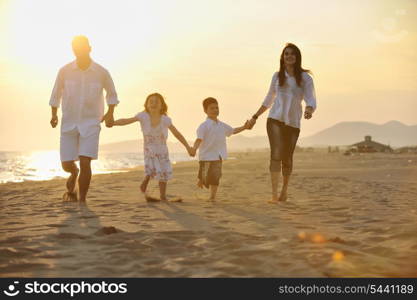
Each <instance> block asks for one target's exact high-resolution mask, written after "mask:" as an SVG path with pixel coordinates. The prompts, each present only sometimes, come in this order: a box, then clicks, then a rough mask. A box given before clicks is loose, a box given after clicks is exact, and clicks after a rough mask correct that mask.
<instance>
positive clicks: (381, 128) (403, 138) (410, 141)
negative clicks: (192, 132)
mask: <svg viewBox="0 0 417 300" xmlns="http://www.w3.org/2000/svg"><path fill="white" fill-rule="evenodd" d="M366 135H370V136H372V140H374V141H376V142H379V143H382V144H386V145H390V146H391V147H394V148H396V147H403V146H413V145H417V125H405V124H403V123H401V122H399V121H390V122H387V123H385V124H374V123H369V122H340V123H337V124H335V125H333V126H331V127H329V128H326V129H324V130H322V131H319V132H318V133H316V134H314V135H311V136H307V137H303V138H300V139H299V141H298V145H299V146H301V147H325V146H329V145H330V146H344V145H352V144H354V143H357V142H360V141H363V140H364V138H365V136H366ZM189 143H190V145H192V142H189ZM142 148H143V141H142V140H129V141H123V142H117V143H111V144H104V145H101V146H100V150H104V151H111V152H136V151H142ZM168 148H169V151H170V152H173V153H178V152H185V149H184V147H183V146H182V145H181V144H180V143H178V142H175V143H173V142H168ZM227 148H228V150H229V151H247V150H259V149H266V148H269V142H268V137H267V136H253V137H248V136H244V135H234V136H232V137H230V138H228V140H227Z"/></svg>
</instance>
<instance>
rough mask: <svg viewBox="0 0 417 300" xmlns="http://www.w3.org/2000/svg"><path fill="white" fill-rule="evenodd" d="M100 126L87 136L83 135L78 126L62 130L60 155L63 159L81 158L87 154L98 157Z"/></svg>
mask: <svg viewBox="0 0 417 300" xmlns="http://www.w3.org/2000/svg"><path fill="white" fill-rule="evenodd" d="M100 130H101V129H100V127H98V129H97V130H94V131H93V132H90V134H88V135H87V136H82V135H81V134H80V133H79V131H78V129H77V128H74V129H72V130H70V131H67V132H61V138H60V147H59V148H60V151H59V152H60V157H61V161H62V162H64V161H75V160H79V157H80V156H87V157H90V158H91V159H97V157H98V142H99V137H100Z"/></svg>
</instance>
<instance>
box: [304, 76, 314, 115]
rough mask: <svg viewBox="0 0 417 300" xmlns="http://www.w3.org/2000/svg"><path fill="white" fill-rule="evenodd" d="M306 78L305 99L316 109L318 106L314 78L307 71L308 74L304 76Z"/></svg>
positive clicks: (308, 104)
mask: <svg viewBox="0 0 417 300" xmlns="http://www.w3.org/2000/svg"><path fill="white" fill-rule="evenodd" d="M304 80H305V83H304V89H303V90H304V101H305V103H306V105H307V106H311V107H312V108H313V111H315V110H316V108H317V102H316V92H315V90H314V82H313V78H312V77H311V76H310V75H308V74H307V73H306V75H305V76H304Z"/></svg>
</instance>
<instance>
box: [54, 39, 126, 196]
mask: <svg viewBox="0 0 417 300" xmlns="http://www.w3.org/2000/svg"><path fill="white" fill-rule="evenodd" d="M72 50H73V52H74V55H75V57H76V59H75V61H73V62H71V63H69V64H67V65H65V66H64V67H62V68H61V69H60V70H59V72H58V76H57V78H56V81H55V86H54V89H53V91H52V95H51V99H50V101H49V105H50V106H51V109H52V118H51V122H50V123H51V126H52V128H55V127H56V126H57V124H58V116H57V110H58V108H59V106H60V104H61V100H62V121H61V138H60V157H61V163H62V168H63V169H64V171H65V172H68V173H70V174H71V175H70V177H69V178H68V180H67V183H66V187H67V191H66V192H65V193H64V200H75V201H76V200H77V194H76V192H75V185H76V182H77V176H78V172H79V170H78V167H77V165H76V164H75V161H77V160H79V161H80V174H79V175H80V176H79V178H78V186H79V201H82V202H84V201H86V196H87V192H88V188H89V186H90V181H91V160H92V159H97V156H98V143H99V136H100V130H101V127H100V123H101V122H103V121H105V123H106V126H107V127H112V126H113V122H114V118H113V111H114V107H115V106H116V105H117V104H118V103H119V100H118V99H117V93H116V90H115V88H114V83H113V80H112V78H111V76H110V73H109V72H108V71H107V70H106V69H104V68H103V67H102V66H100V65H99V64H97V63H95V62H94V61H93V60H92V59H91V57H90V52H91V46H90V43H89V41H88V38H87V37H85V36H76V37H74V39H73V40H72ZM103 89H104V90H105V91H106V102H107V105H108V110H107V112H106V114H104V100H103ZM103 114H104V115H103Z"/></svg>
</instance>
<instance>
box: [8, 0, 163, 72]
mask: <svg viewBox="0 0 417 300" xmlns="http://www.w3.org/2000/svg"><path fill="white" fill-rule="evenodd" d="M115 3H117V5H115ZM151 5H153V7H151ZM8 9H9V15H8V18H9V20H10V22H9V24H8V28H7V30H8V35H9V36H10V40H9V42H8V48H9V51H10V53H9V54H10V55H9V57H10V58H11V59H12V60H13V61H14V62H15V63H17V64H24V65H26V66H32V67H41V68H42V69H50V68H52V69H55V68H57V67H58V66H61V65H62V64H64V63H65V62H68V61H69V60H72V59H73V55H72V52H71V48H70V45H71V39H72V37H73V36H75V35H79V34H83V35H86V36H88V37H89V39H90V42H91V45H92V47H93V57H94V58H95V59H98V60H99V61H101V60H104V61H106V65H107V66H109V67H111V66H113V65H115V64H117V63H121V62H122V61H123V60H125V59H129V58H131V56H132V55H133V54H134V53H135V54H136V55H138V54H140V53H138V51H145V50H144V49H142V48H145V47H142V48H140V45H141V44H143V43H146V41H147V39H149V38H150V37H151V35H154V34H156V33H157V31H158V28H157V27H155V22H152V19H151V18H152V16H151V14H150V13H149V10H155V7H154V4H149V1H136V2H130V1H129V2H124V1H123V2H113V1H100V0H90V1H83V0H72V1H54V0H39V1H25V0H16V1H13V2H10V5H9V7H8ZM161 24H162V23H161V22H158V26H160V25H161ZM146 49H148V48H146ZM148 50H149V49H148Z"/></svg>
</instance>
